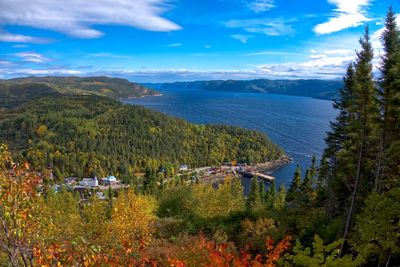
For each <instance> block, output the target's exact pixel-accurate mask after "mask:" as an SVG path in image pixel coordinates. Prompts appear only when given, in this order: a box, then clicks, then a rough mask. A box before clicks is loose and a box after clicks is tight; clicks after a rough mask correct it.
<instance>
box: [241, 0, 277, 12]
mask: <svg viewBox="0 0 400 267" xmlns="http://www.w3.org/2000/svg"><path fill="white" fill-rule="evenodd" d="M247 6H248V7H249V8H250V10H252V11H253V12H255V13H262V12H265V11H268V10H270V9H271V8H274V7H275V5H274V0H253V1H251V2H247Z"/></svg>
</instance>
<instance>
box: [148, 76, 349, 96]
mask: <svg viewBox="0 0 400 267" xmlns="http://www.w3.org/2000/svg"><path fill="white" fill-rule="evenodd" d="M147 86H148V87H150V88H157V89H185V88H192V89H203V90H211V91H228V92H255V93H270V94H284V95H295V96H307V97H313V98H319V99H327V100H332V99H336V98H337V97H338V96H339V94H338V90H339V89H340V88H341V87H342V86H343V83H342V81H339V80H331V81H328V80H266V79H259V80H247V81H241V80H225V81H224V80H214V81H195V82H175V83H164V84H161V85H160V84H147Z"/></svg>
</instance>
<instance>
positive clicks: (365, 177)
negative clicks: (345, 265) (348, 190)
mask: <svg viewBox="0 0 400 267" xmlns="http://www.w3.org/2000/svg"><path fill="white" fill-rule="evenodd" d="M360 44H361V50H360V51H359V52H357V60H356V64H355V78H356V83H355V90H354V102H353V105H352V106H351V108H350V110H351V111H352V112H353V113H354V114H355V115H356V119H355V120H353V121H352V122H351V124H350V125H349V131H348V135H349V140H350V143H349V145H350V147H349V149H348V150H347V152H350V153H351V155H353V156H354V155H356V157H357V159H356V162H357V164H356V166H355V167H356V168H355V169H356V175H355V176H354V179H352V181H351V183H349V184H348V186H351V187H352V195H351V200H350V207H349V209H348V214H347V219H346V225H345V230H344V239H346V237H347V235H348V232H349V230H350V227H351V219H352V216H353V213H354V211H355V208H356V207H357V208H358V206H359V205H357V204H358V203H360V202H361V201H362V200H363V199H364V198H365V196H366V195H367V193H368V192H369V191H370V190H371V189H372V184H373V182H374V178H375V177H374V174H375V163H376V154H377V146H376V141H377V138H376V137H377V122H378V120H379V106H378V101H377V97H376V88H375V84H374V81H373V73H372V69H373V67H372V59H373V50H372V45H371V41H370V37H369V29H368V27H366V28H365V34H364V36H363V38H361V39H360ZM348 155H350V154H348ZM356 201H357V202H358V203H356ZM344 243H345V242H344ZM341 253H343V248H342V250H341Z"/></svg>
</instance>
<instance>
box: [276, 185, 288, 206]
mask: <svg viewBox="0 0 400 267" xmlns="http://www.w3.org/2000/svg"><path fill="white" fill-rule="evenodd" d="M285 207H286V187H285V185H281V186H280V187H279V190H278V193H277V194H276V196H275V200H274V208H275V209H277V210H281V209H283V208H285Z"/></svg>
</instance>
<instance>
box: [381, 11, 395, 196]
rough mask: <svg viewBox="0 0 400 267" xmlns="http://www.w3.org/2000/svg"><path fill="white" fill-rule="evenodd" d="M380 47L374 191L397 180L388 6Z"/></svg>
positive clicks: (392, 18) (392, 34) (392, 15)
mask: <svg viewBox="0 0 400 267" xmlns="http://www.w3.org/2000/svg"><path fill="white" fill-rule="evenodd" d="M381 38H382V41H383V50H384V53H383V55H382V66H381V68H380V70H381V72H382V77H381V80H380V85H381V90H380V92H379V93H380V100H381V103H380V104H381V107H382V110H383V117H382V118H381V121H380V131H381V142H380V144H381V151H380V162H379V163H380V165H379V168H378V174H377V181H376V184H375V186H376V190H389V189H391V188H393V187H395V186H397V185H398V184H399V182H400V180H399V177H400V149H399V144H400V143H399V132H400V123H399V121H400V29H399V25H397V23H396V14H395V13H394V11H393V9H392V7H390V8H389V11H388V13H387V16H386V21H385V30H384V32H383V33H382V36H381Z"/></svg>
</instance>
